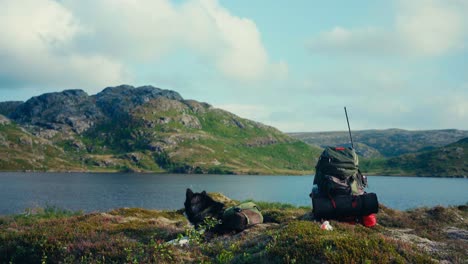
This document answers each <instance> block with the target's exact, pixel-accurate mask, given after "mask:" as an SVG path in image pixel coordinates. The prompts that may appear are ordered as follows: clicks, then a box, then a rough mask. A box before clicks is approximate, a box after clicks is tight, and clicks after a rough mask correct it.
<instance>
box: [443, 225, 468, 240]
mask: <svg viewBox="0 0 468 264" xmlns="http://www.w3.org/2000/svg"><path fill="white" fill-rule="evenodd" d="M444 232H445V233H447V236H448V237H449V238H451V239H456V240H463V241H465V242H468V230H465V229H460V228H456V227H453V226H452V227H448V228H447V229H445V230H444Z"/></svg>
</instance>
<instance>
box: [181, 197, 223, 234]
mask: <svg viewBox="0 0 468 264" xmlns="http://www.w3.org/2000/svg"><path fill="white" fill-rule="evenodd" d="M184 206H185V213H186V214H187V218H188V220H189V221H190V222H191V223H192V224H194V225H195V226H196V227H198V226H199V225H200V224H202V223H203V221H204V220H205V218H207V217H212V218H215V219H221V218H222V216H223V213H224V204H223V203H220V202H217V201H215V200H213V198H211V197H210V196H209V195H208V194H206V192H205V191H203V192H201V193H194V192H193V191H192V190H191V189H187V192H186V194H185V203H184Z"/></svg>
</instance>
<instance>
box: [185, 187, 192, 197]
mask: <svg viewBox="0 0 468 264" xmlns="http://www.w3.org/2000/svg"><path fill="white" fill-rule="evenodd" d="M185 197H186V198H187V199H192V197H193V192H192V190H191V189H190V188H187V192H186V193H185Z"/></svg>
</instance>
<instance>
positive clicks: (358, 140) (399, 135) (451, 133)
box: [289, 129, 468, 158]
mask: <svg viewBox="0 0 468 264" xmlns="http://www.w3.org/2000/svg"><path fill="white" fill-rule="evenodd" d="M289 135H290V136H292V137H295V138H298V139H300V140H302V141H304V142H306V143H308V144H310V145H313V146H319V147H325V146H335V145H347V144H349V134H348V132H347V131H340V132H301V133H289ZM465 137H468V131H466V130H456V129H447V130H420V131H409V130H402V129H386V130H362V131H353V141H354V143H355V148H356V151H357V152H358V154H359V155H361V156H363V157H365V158H379V157H396V156H399V155H402V154H407V153H415V152H419V151H424V150H430V149H435V148H438V147H442V146H445V145H447V144H450V143H453V142H456V141H457V140H460V139H462V138H465Z"/></svg>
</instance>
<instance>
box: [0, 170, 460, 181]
mask: <svg viewBox="0 0 468 264" xmlns="http://www.w3.org/2000/svg"><path fill="white" fill-rule="evenodd" d="M0 173H93V174H156V175H158V174H161V175H213V176H214V175H235V176H260V177H261V176H295V177H297V176H298V177H301V176H313V175H314V174H313V173H304V174H260V173H254V174H246V173H224V174H223V173H171V172H153V171H117V170H96V171H93V170H86V171H80V170H52V171H37V170H0ZM363 174H364V175H365V176H368V177H414V178H456V179H468V175H451V176H444V175H413V174H406V175H405V174H385V175H382V174H381V173H373V172H370V173H363Z"/></svg>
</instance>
